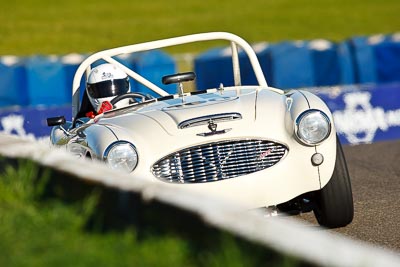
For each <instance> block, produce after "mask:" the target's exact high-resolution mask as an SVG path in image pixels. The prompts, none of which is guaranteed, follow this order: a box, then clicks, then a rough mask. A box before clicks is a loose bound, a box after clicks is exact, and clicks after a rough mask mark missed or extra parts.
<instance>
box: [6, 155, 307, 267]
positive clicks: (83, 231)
mask: <svg viewBox="0 0 400 267" xmlns="http://www.w3.org/2000/svg"><path fill="white" fill-rule="evenodd" d="M0 166H1V168H0V266H261V265H268V266H288V267H289V266H304V265H303V264H302V263H301V262H299V261H297V260H295V259H293V258H291V257H286V256H281V255H279V254H277V253H275V252H272V251H268V250H267V249H265V248H262V247H260V246H257V245H255V244H252V243H249V242H245V241H243V240H239V239H238V238H235V237H234V236H232V235H230V234H227V233H224V232H222V231H218V232H217V234H216V235H213V236H212V240H208V241H207V244H208V245H207V246H204V244H203V245H202V244H201V243H199V242H196V240H192V239H188V238H185V237H184V235H180V234H177V233H176V232H174V231H171V232H170V231H169V230H168V229H163V231H150V230H148V229H152V227H148V228H146V229H147V230H144V232H140V233H138V229H137V228H136V227H135V225H130V227H127V228H123V229H117V228H114V229H112V230H110V229H109V230H107V231H101V230H96V229H99V228H96V227H89V226H88V222H89V221H91V225H92V226H93V225H99V224H102V223H103V222H101V221H97V222H96V221H93V220H94V219H93V218H100V217H98V216H97V217H96V216H94V215H95V214H96V212H97V209H98V208H99V206H98V203H99V197H100V195H101V194H98V193H92V194H90V195H88V196H87V197H85V198H84V199H81V201H73V202H71V201H64V200H62V199H61V198H58V197H54V195H52V196H49V195H48V194H47V193H46V190H48V185H49V183H50V180H52V179H54V177H55V176H57V175H56V173H54V172H52V171H51V170H49V169H43V168H40V167H39V166H38V165H37V164H36V163H34V162H32V161H28V160H19V161H18V162H14V163H10V161H9V160H4V159H1V161H0ZM56 179H57V178H56ZM156 216H157V215H156V214H153V215H152V217H154V218H156ZM210 244H211V245H210Z"/></svg>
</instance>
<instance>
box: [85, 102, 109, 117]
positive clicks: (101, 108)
mask: <svg viewBox="0 0 400 267" xmlns="http://www.w3.org/2000/svg"><path fill="white" fill-rule="evenodd" d="M112 108H113V105H112V104H111V103H110V101H103V102H102V103H101V105H100V106H99V109H98V110H97V112H96V114H95V113H94V112H93V111H90V112H87V113H86V117H88V118H91V119H93V118H94V117H96V116H97V115H99V114H101V113H104V112H106V111H109V110H112Z"/></svg>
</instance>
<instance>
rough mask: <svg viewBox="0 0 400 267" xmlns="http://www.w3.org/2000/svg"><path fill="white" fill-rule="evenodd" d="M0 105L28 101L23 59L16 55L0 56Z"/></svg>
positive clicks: (24, 103) (11, 104)
mask: <svg viewBox="0 0 400 267" xmlns="http://www.w3.org/2000/svg"><path fill="white" fill-rule="evenodd" d="M0 81H1V82H0V107H8V106H13V105H20V106H26V105H28V103H29V98H28V91H27V84H26V71H25V67H24V61H23V60H22V59H21V58H19V57H16V56H3V57H0Z"/></svg>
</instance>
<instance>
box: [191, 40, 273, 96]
mask: <svg viewBox="0 0 400 267" xmlns="http://www.w3.org/2000/svg"><path fill="white" fill-rule="evenodd" d="M253 47H254V49H255V50H256V51H257V57H258V59H259V61H260V64H261V67H262V69H263V71H264V73H266V75H268V77H269V78H273V77H272V75H271V71H270V70H271V68H270V65H269V62H270V61H269V57H268V49H269V46H268V44H266V43H260V44H256V45H254V46H253ZM239 62H240V76H241V82H242V84H243V85H255V84H257V82H256V77H255V74H254V72H253V69H252V68H251V65H250V60H249V59H248V57H247V56H246V54H245V53H243V52H239ZM193 65H194V71H195V73H196V87H197V89H198V90H203V89H208V88H217V87H219V85H220V84H221V83H222V84H223V85H224V86H233V85H234V79H233V71H232V68H233V67H232V65H233V63H232V52H231V48H230V47H218V48H213V49H210V50H208V51H206V52H205V53H202V54H200V55H199V56H197V57H196V58H195V59H194V62H193Z"/></svg>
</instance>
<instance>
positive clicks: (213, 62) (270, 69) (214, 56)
mask: <svg viewBox="0 0 400 267" xmlns="http://www.w3.org/2000/svg"><path fill="white" fill-rule="evenodd" d="M226 50H227V48H224V47H222V48H218V49H210V50H208V51H206V52H204V53H202V54H200V55H198V56H197V57H196V58H195V59H194V67H195V71H196V74H197V76H198V79H197V81H196V82H197V86H198V88H199V89H204V87H205V86H207V87H208V88H210V87H214V88H215V87H217V86H219V83H223V84H224V85H225V86H230V85H232V82H231V80H232V73H230V72H226V71H225V70H223V68H220V67H219V66H220V64H222V63H223V62H226V61H228V60H229V58H228V57H227V54H226V53H225V51H226ZM256 53H257V56H258V58H259V60H260V64H261V67H262V68H263V71H264V74H265V76H266V78H267V81H268V83H269V85H270V86H273V87H277V88H282V89H290V88H304V87H316V86H333V85H348V84H364V83H376V84H380V83H391V82H400V33H397V34H392V35H374V36H356V37H352V38H350V39H348V40H345V41H343V42H340V43H334V42H331V41H328V40H323V39H316V40H310V41H284V42H279V43H271V44H268V45H267V46H266V47H265V48H264V49H261V50H259V51H256ZM241 60H242V61H243V62H245V61H246V58H242V59H241ZM244 68H246V66H245V67H244ZM252 75H253V74H252V73H249V77H246V75H245V74H243V73H242V79H244V80H246V79H248V80H246V82H243V84H246V85H251V84H254V81H253V80H252V79H251V76H252ZM251 82H253V83H251Z"/></svg>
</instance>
